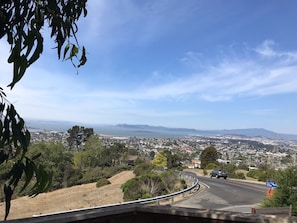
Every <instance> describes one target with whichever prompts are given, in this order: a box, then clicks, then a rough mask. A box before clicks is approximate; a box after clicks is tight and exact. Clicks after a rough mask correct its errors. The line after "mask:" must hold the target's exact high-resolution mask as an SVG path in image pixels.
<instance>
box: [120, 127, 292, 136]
mask: <svg viewBox="0 0 297 223" xmlns="http://www.w3.org/2000/svg"><path fill="white" fill-rule="evenodd" d="M116 126H117V127H121V128H126V129H130V130H134V131H136V130H142V131H152V132H162V131H167V132H175V133H177V132H179V133H184V134H192V135H200V136H213V135H239V136H245V137H265V138H270V139H290V140H297V135H293V134H282V133H276V132H272V131H269V130H266V129H263V128H249V129H223V130H197V129H187V128H168V127H163V126H150V125H129V124H119V125H116Z"/></svg>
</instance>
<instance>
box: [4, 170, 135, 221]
mask: <svg viewBox="0 0 297 223" xmlns="http://www.w3.org/2000/svg"><path fill="white" fill-rule="evenodd" d="M133 177H134V174H133V172H132V171H124V172H121V173H119V174H117V175H115V176H113V177H111V178H110V179H109V181H110V183H111V184H109V185H106V186H103V187H100V188H96V183H90V184H84V185H79V186H73V187H70V188H64V189H59V190H56V191H53V192H48V193H43V194H39V195H38V196H37V197H34V198H30V197H21V198H18V199H15V200H13V201H12V204H11V211H10V214H9V216H8V219H19V218H26V217H32V215H39V214H46V213H54V212H60V211H67V210H74V209H79V208H87V207H94V206H101V205H107V204H116V203H120V202H123V193H122V190H121V185H122V184H123V183H125V182H126V181H127V180H129V179H131V178H133ZM4 211H5V204H4V203H0V220H2V219H4Z"/></svg>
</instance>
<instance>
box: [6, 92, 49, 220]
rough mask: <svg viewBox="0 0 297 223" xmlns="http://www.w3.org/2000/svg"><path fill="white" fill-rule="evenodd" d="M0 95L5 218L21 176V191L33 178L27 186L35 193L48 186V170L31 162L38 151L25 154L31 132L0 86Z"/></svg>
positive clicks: (36, 156) (33, 194) (31, 192)
mask: <svg viewBox="0 0 297 223" xmlns="http://www.w3.org/2000/svg"><path fill="white" fill-rule="evenodd" d="M0 96H1V98H2V100H1V103H0V116H1V119H0V129H1V132H0V168H1V170H2V171H1V176H0V180H1V184H3V190H4V194H5V205H6V207H5V219H6V218H7V216H8V214H9V210H10V206H11V202H10V201H11V198H12V195H13V193H14V191H15V189H16V188H17V186H18V184H19V182H20V181H21V179H22V178H24V179H25V181H23V186H22V188H21V191H22V190H24V189H25V188H26V187H27V186H28V185H29V183H30V182H31V180H33V179H34V182H35V183H34V184H33V186H32V187H31V189H30V190H29V194H30V195H31V196H36V195H37V194H39V193H40V192H43V191H46V190H48V188H49V186H50V184H51V173H48V172H46V171H45V170H44V168H43V166H42V165H37V164H35V163H34V160H35V159H36V158H38V154H35V156H32V158H29V157H28V156H26V153H27V151H28V147H29V143H30V132H29V131H28V129H27V128H26V127H25V122H24V120H23V119H22V118H21V117H20V115H19V114H18V113H17V112H16V110H15V108H14V106H13V105H12V104H10V103H9V102H8V101H7V100H6V97H5V94H4V93H3V92H2V89H0Z"/></svg>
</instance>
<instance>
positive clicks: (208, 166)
mask: <svg viewBox="0 0 297 223" xmlns="http://www.w3.org/2000/svg"><path fill="white" fill-rule="evenodd" d="M217 167H218V165H217V164H216V163H209V164H207V166H206V167H205V169H206V170H213V169H215V168H217Z"/></svg>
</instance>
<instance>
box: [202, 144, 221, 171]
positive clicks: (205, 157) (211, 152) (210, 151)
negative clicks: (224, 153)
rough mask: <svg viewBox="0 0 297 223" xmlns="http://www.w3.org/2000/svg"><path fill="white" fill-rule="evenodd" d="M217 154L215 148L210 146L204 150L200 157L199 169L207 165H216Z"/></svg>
mask: <svg viewBox="0 0 297 223" xmlns="http://www.w3.org/2000/svg"><path fill="white" fill-rule="evenodd" d="M217 159H218V152H217V150H216V148H215V147H213V146H210V147H207V148H205V149H204V150H203V151H202V153H201V155H200V160H201V168H205V167H206V166H207V165H208V164H209V163H217Z"/></svg>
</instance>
